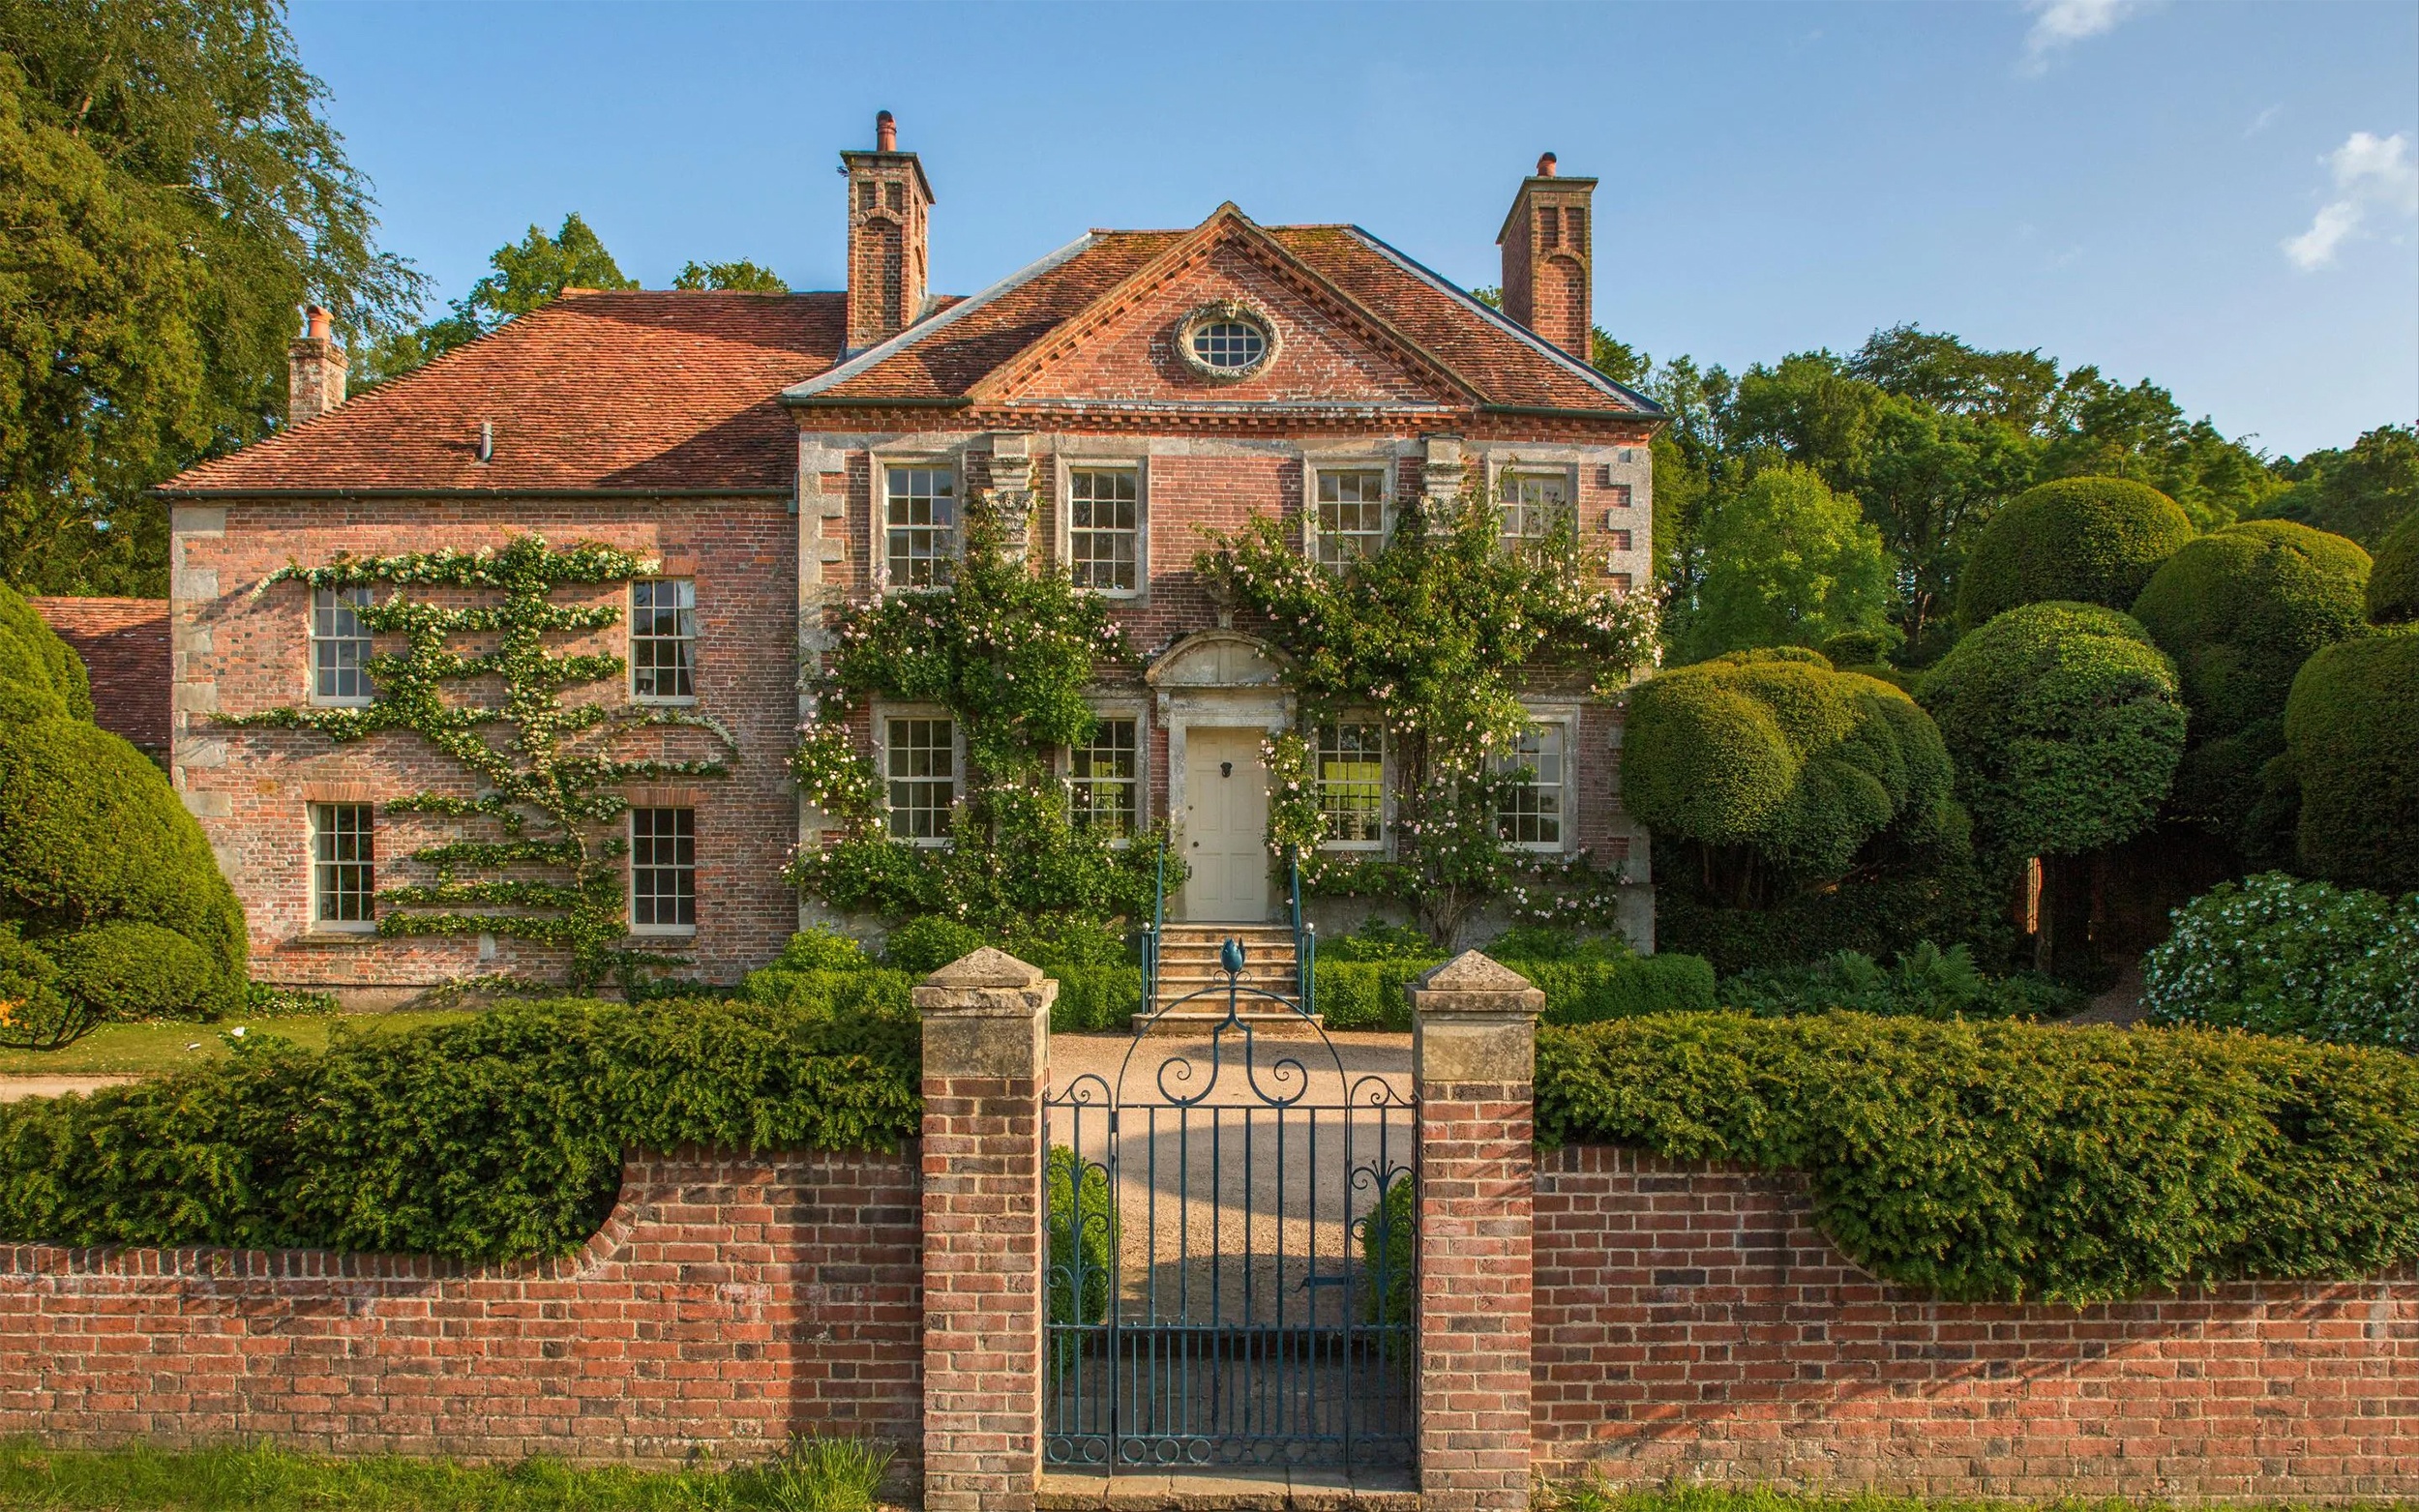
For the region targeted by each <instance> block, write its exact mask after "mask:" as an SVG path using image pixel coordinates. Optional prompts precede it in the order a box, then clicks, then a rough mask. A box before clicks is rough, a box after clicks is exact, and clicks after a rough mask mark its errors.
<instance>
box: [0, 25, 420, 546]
mask: <svg viewBox="0 0 2419 1512" xmlns="http://www.w3.org/2000/svg"><path fill="white" fill-rule="evenodd" d="M0 53H5V54H6V55H7V59H8V62H9V64H10V67H9V68H8V69H7V70H6V78H5V80H0V93H5V94H6V96H7V97H8V100H7V104H6V105H5V107H0V108H4V109H5V113H6V117H7V124H6V126H5V127H0V131H4V132H5V133H7V136H8V141H7V145H6V147H5V148H4V149H0V150H5V151H6V152H7V153H8V154H9V155H10V161H9V165H8V171H7V172H6V173H5V175H0V178H4V179H5V183H0V194H4V195H5V196H6V197H7V199H8V202H9V203H8V211H9V220H8V224H9V226H10V234H9V248H10V253H11V255H10V258H9V266H8V267H6V268H5V269H0V321H5V322H6V323H7V325H8V326H9V328H10V329H9V337H8V346H7V351H6V352H5V354H0V362H5V364H6V365H7V366H8V369H9V375H8V377H7V378H6V379H5V380H0V381H5V382H6V383H7V384H9V385H10V387H11V388H12V390H13V391H14V392H15V395H16V396H18V397H20V407H18V408H16V409H15V411H14V413H15V416H16V417H17V419H16V421H15V426H16V429H15V430H11V432H10V434H9V436H8V438H7V439H6V440H5V441H0V469H5V478H4V480H0V488H4V489H5V490H6V494H5V499H0V578H6V579H7V580H9V581H11V582H15V583H17V584H20V585H23V586H26V587H31V588H36V589H71V590H76V591H115V592H136V593H153V594H157V593H162V592H164V591H165V588H166V553H165V550H164V531H163V530H161V529H160V528H159V526H158V523H157V521H156V520H155V519H152V518H151V517H154V516H156V515H157V514H158V506H157V505H156V504H155V503H153V502H152V501H151V500H149V499H148V498H147V497H146V496H145V495H144V494H143V492H142V490H143V489H145V488H146V487H148V486H149V485H150V484H153V483H156V482H158V481H160V480H161V479H163V478H164V477H166V476H168V475H169V474H171V473H173V472H175V471H177V470H178V469H179V468H181V467H183V466H186V465H189V464H190V463H192V462H193V461H194V460H198V459H200V458H201V457H203V456H206V455H210V454H212V453H215V452H220V451H225V450H230V449H232V448H234V447H237V446H240V445H243V444H245V443H247V442H250V441H252V440H254V439H257V438H258V437H259V436H261V435H262V434H264V433H266V432H267V431H268V430H271V429H273V428H274V427H275V426H276V424H277V423H278V419H279V417H280V415H281V414H282V412H283V410H284V373H285V343H286V341H287V340H288V339H289V338H290V337H291V336H292V335H293V334H294V331H295V329H296V318H297V316H296V311H297V308H298V307H299V306H300V305H302V304H304V303H305V302H307V301H315V302H317V303H319V304H323V305H326V306H328V307H329V308H330V309H331V310H333V311H336V314H337V317H338V320H339V323H340V325H341V326H342V327H343V329H344V330H345V331H346V332H347V333H348V334H350V335H353V336H355V337H359V336H360V335H363V334H366V333H374V332H377V331H380V330H383V329H388V328H391V327H392V326H394V325H395V324H397V323H398V322H399V321H401V320H402V319H403V318H405V317H406V316H407V315H408V314H409V313H410V312H411V311H413V310H414V309H416V307H417V305H418V302H419V299H420V295H421V287H422V285H421V281H420V279H419V276H418V275H417V274H416V273H414V272H413V271H412V270H411V268H410V267H409V265H408V264H406V263H404V262H403V260H402V259H400V258H398V257H396V256H394V255H392V254H390V253H387V252H381V251H379V250H378V248H377V246H376V242H375V237H374V232H375V229H376V220H375V212H374V206H373V201H372V199H371V195H370V188H369V184H368V182H367V181H366V180H365V179H364V178H363V177H362V176H361V174H360V173H359V171H358V170H356V169H355V168H354V167H353V166H352V165H351V163H348V162H347V161H346V160H345V157H344V154H343V142H342V140H341V138H339V136H338V135H337V133H336V132H335V130H334V128H333V127H331V126H330V125H329V124H328V122H327V120H326V119H325V116H324V114H323V107H324V105H325V103H326V94H327V92H326V88H325V86H324V85H322V84H321V83H320V82H319V80H318V79H316V78H314V77H313V76H312V75H311V74H310V73H308V72H307V71H306V70H305V69H304V68H303V67H302V64H301V62H300V60H299V58H298V57H297V56H296V54H295V51H294V45H293V39H292V38H291V36H290V35H289V34H288V33H287V32H286V30H285V25H284V9H283V7H282V6H281V5H279V4H278V3H276V0H0ZM61 431H72V432H74V433H73V434H61V433H59V432H61Z"/></svg>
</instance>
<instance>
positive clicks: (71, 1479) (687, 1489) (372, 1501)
mask: <svg viewBox="0 0 2419 1512" xmlns="http://www.w3.org/2000/svg"><path fill="white" fill-rule="evenodd" d="M889 1461H890V1454H889V1451H888V1450H887V1449H883V1448H878V1447H869V1446H866V1445H863V1444H860V1443H857V1442H855V1441H854V1440H850V1439H805V1438H802V1439H796V1440H793V1441H792V1442H791V1446H790V1447H789V1449H787V1450H785V1451H784V1452H783V1453H781V1454H779V1455H776V1456H775V1457H773V1458H772V1459H770V1460H768V1461H765V1462H763V1463H761V1464H755V1465H744V1466H735V1467H732V1468H712V1467H701V1468H691V1469H680V1470H637V1469H624V1468H602V1469H574V1468H571V1467H569V1466H567V1465H564V1464H562V1463H561V1462H560V1461H557V1460H546V1459H533V1460H523V1461H522V1462H521V1463H520V1464H518V1465H463V1464H460V1463H458V1462H456V1461H453V1460H421V1459H404V1458H402V1457H400V1456H378V1457H375V1458H369V1459H353V1460H344V1459H330V1458H324V1457H320V1456H316V1455H302V1454H292V1453H288V1452H287V1451H285V1450H283V1449H275V1448H271V1447H268V1446H266V1445H253V1446H249V1447H224V1448H216V1449H195V1450H188V1451H180V1452H167V1451H162V1450H155V1449H147V1448H140V1447H136V1448H130V1449H113V1450H106V1451H99V1450H84V1449H45V1448H43V1447H41V1446H40V1445H38V1444H36V1443H33V1442H32V1441H30V1440H26V1439H15V1440H9V1441H6V1442H0V1507H8V1508H45V1509H49V1508H56V1509H60V1512H68V1509H94V1512H100V1509H110V1512H116V1509H126V1512H138V1509H159V1512H168V1509H173V1512H329V1509H334V1508H343V1509H344V1512H726V1509H728V1512H747V1509H757V1508H762V1509H767V1512H871V1509H872V1508H873V1506H874V1505H875V1502H874V1493H875V1489H876V1487H877V1486H879V1485H880V1483H881V1478H882V1474H883V1472H884V1470H885V1469H886V1468H888V1465H889Z"/></svg>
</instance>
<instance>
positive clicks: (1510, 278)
mask: <svg viewBox="0 0 2419 1512" xmlns="http://www.w3.org/2000/svg"><path fill="white" fill-rule="evenodd" d="M1595 198H1596V180H1594V179H1567V178H1564V177H1563V176H1562V175H1560V174H1558V173H1556V172H1555V171H1554V155H1553V154H1552V153H1550V152H1549V153H1547V154H1546V155H1545V156H1544V157H1542V158H1539V159H1538V170H1537V172H1535V173H1533V174H1531V175H1530V176H1529V177H1528V178H1525V179H1523V180H1521V181H1520V193H1519V194H1518V196H1517V197H1515V198H1514V199H1513V200H1512V207H1511V214H1509V215H1508V216H1506V217H1505V218H1504V229H1503V231H1502V232H1501V233H1500V234H1498V235H1497V236H1496V238H1495V244H1496V245H1497V246H1498V247H1501V248H1503V249H1504V313H1506V314H1508V315H1509V316H1511V317H1512V318H1513V319H1514V320H1517V321H1519V322H1520V323H1521V324H1522V325H1525V326H1527V327H1528V328H1529V329H1530V330H1532V331H1535V332H1536V333H1537V334H1538V335H1539V336H1541V337H1543V338H1545V339H1546V340H1547V341H1551V342H1553V343H1554V344H1555V345H1556V346H1559V347H1561V348H1562V349H1563V350H1564V351H1567V352H1568V353H1569V354H1570V355H1571V356H1573V357H1576V358H1578V359H1579V360H1580V361H1581V362H1587V361H1588V360H1590V357H1591V356H1592V353H1591V352H1590V350H1589V346H1590V344H1591V343H1590V340H1589V338H1590V333H1591V332H1593V331H1594V329H1595V316H1594V311H1592V309H1591V308H1590V307H1591V298H1590V292H1589V290H1590V284H1591V281H1592V276H1593V274H1594V272H1595V268H1596V259H1595V256H1594V248H1595V243H1594V242H1593V240H1591V233H1592V227H1591V226H1590V225H1589V223H1588V222H1589V221H1590V220H1591V219H1592V217H1591V215H1590V211H1591V210H1592V209H1593V202H1594V200H1595Z"/></svg>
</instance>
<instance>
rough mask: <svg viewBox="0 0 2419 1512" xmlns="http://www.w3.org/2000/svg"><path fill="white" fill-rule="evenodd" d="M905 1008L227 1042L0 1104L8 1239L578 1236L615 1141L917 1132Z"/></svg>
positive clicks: (466, 1248) (529, 1010)
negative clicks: (125, 1079)
mask: <svg viewBox="0 0 2419 1512" xmlns="http://www.w3.org/2000/svg"><path fill="white" fill-rule="evenodd" d="M915 1047H916V1024H915V1021H914V1019H913V1018H912V1016H911V1015H909V1014H905V1013H902V1012H898V1011H896V1009H895V1007H894V1006H893V1005H892V1004H891V1003H890V1001H889V1000H888V998H887V996H886V993H883V992H881V991H874V992H869V993H868V994H867V995H866V996H865V997H864V998H863V999H861V1000H860V1001H859V1002H858V1003H857V1004H855V1005H854V1006H852V1007H851V1009H850V1010H849V1011H845V1012H835V1011H830V1010H828V1009H824V1008H789V1007H781V1006H777V1005H774V1004H767V1003H752V1002H743V1001H726V1000H716V999H665V1000H660V1001H653V1002H649V1003H646V1004H643V1005H640V1006H631V1007H624V1006H620V1005H612V1004H600V1003H594V1002H587V1001H578V1000H566V1001H558V1002H545V1003H526V1004H508V1005H506V1006H503V1007H499V1008H496V1009H494V1010H493V1011H491V1012H489V1013H486V1014H483V1015H481V1016H479V1017H478V1018H476V1019H473V1020H470V1021H468V1022H466V1023H456V1024H447V1025H441V1026H437V1027H432V1028H426V1029H420V1030H416V1031H412V1032H409V1033H398V1034H368V1035H353V1034H349V1033H346V1032H345V1031H344V1030H343V1029H342V1028H341V1027H340V1028H339V1029H338V1031H337V1034H336V1037H335V1038H334V1040H333V1042H332V1043H331V1044H330V1046H329V1048H328V1049H327V1051H326V1052H323V1053H316V1052H304V1051H301V1050H298V1049H296V1048H294V1047H293V1046H292V1045H291V1044H290V1043H287V1042H284V1041H280V1040H278V1039H277V1038H276V1037H275V1036H268V1035H260V1036H254V1037H253V1038H251V1039H250V1040H248V1041H246V1042H244V1043H242V1044H241V1045H240V1046H239V1048H238V1049H237V1052H236V1053H235V1054H234V1055H233V1056H232V1057H231V1058H229V1059H225V1060H221V1061H215V1062H212V1063H210V1064H208V1065H205V1066H201V1067H197V1068H195V1069H194V1070H190V1071H184V1072H179V1073H177V1074H175V1075H173V1076H166V1077H161V1078H156V1079H153V1080H150V1081H146V1082H138V1083H135V1084H134V1085H132V1086H125V1087H116V1088H111V1089H109V1090H107V1091H103V1092H98V1093H95V1094H93V1095H91V1096H89V1097H68V1098H60V1099H57V1100H29V1101H25V1102H19V1103H12V1104H7V1105H4V1106H0V1236H5V1237H7V1238H11V1239H41V1240H49V1241H53V1242H57V1243H64V1244H79V1245H81V1244H146V1245H164V1246H165V1245H191V1244H225V1245H237V1246H246V1247H261V1248H303V1249H339V1250H359V1251H388V1252H407V1253H423V1254H435V1255H447V1256H455V1257H459V1258H462V1259H466V1260H513V1259H520V1258H524V1257H529V1256H541V1255H559V1254H564V1253H567V1252H569V1251H572V1250H574V1249H577V1248H578V1247H579V1245H580V1244H582V1242H583V1241H584V1240H585V1239H586V1238H587V1236H588V1235H589V1234H591V1233H593V1232H595V1231H596V1228H597V1226H598V1224H600V1223H601V1222H603V1221H604V1218H605V1216H606V1214H607V1213H608V1212H609V1211H611V1209H612V1203H613V1199H614V1195H615V1193H616V1192H617V1191H618V1190H619V1186H620V1181H621V1159H622V1152H623V1150H624V1149H625V1148H630V1147H638V1148H643V1149H652V1150H668V1149H672V1148H676V1147H678V1146H679V1145H682V1144H687V1143H693V1142H696V1143H713V1144H722V1145H732V1146H740V1147H748V1148H764V1149H776V1148H798V1147H808V1148H822V1149H849V1148H860V1147H869V1146H872V1147H880V1146H886V1145H889V1144H891V1143H893V1142H894V1141H898V1140H900V1139H903V1138H907V1137H910V1136H911V1135H913V1134H914V1133H915V1131H916V1128H917V1122H918V1116H919V1110H920V1107H921V1104H920V1101H919V1098H918V1093H917V1088H916V1049H915Z"/></svg>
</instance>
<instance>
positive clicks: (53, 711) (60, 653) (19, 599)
mask: <svg viewBox="0 0 2419 1512" xmlns="http://www.w3.org/2000/svg"><path fill="white" fill-rule="evenodd" d="M92 712H93V711H92V682H91V680H90V679H89V678H88V677H87V676H86V675H85V673H84V659H83V658H82V657H79V656H77V655H76V654H75V647H73V646H71V645H69V644H68V643H67V642H66V641H64V640H62V639H60V638H59V636H58V632H56V631H54V630H52V629H51V628H50V627H49V626H48V625H47V624H45V623H44V621H43V617H42V616H41V615H39V614H37V613H35V612H34V608H33V606H32V605H30V604H28V603H26V602H25V600H24V598H23V596H22V595H20V594H18V593H17V591H16V590H15V589H14V588H9V587H5V586H0V719H5V720H7V721H8V722H9V723H11V724H18V725H21V724H27V723H30V722H32V721H34V720H41V719H59V718H62V717H65V718H68V719H79V720H88V719H91V718H92Z"/></svg>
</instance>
